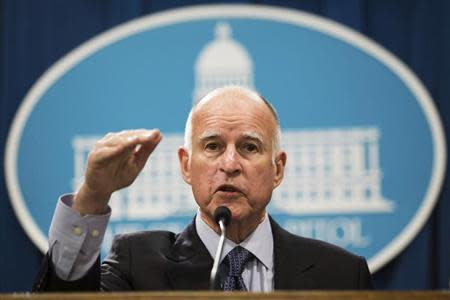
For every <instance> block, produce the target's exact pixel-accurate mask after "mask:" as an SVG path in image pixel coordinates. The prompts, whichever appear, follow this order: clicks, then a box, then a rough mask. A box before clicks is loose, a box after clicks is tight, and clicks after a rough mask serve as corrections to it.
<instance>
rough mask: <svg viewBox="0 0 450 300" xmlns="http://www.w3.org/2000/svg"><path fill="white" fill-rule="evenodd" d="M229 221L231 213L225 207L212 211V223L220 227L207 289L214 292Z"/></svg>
mask: <svg viewBox="0 0 450 300" xmlns="http://www.w3.org/2000/svg"><path fill="white" fill-rule="evenodd" d="M230 219H231V211H230V209H229V208H228V207H226V206H219V207H217V208H216V210H215V211H214V221H216V223H217V224H218V225H219V227H220V240H219V245H218V246H217V251H216V257H215V258H214V264H213V267H212V269H211V276H210V279H209V289H210V290H214V288H215V282H216V276H217V270H218V269H219V261H220V257H221V256H222V252H223V244H224V242H225V234H226V226H227V225H228V224H229V223H230Z"/></svg>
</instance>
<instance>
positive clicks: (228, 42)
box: [72, 22, 395, 221]
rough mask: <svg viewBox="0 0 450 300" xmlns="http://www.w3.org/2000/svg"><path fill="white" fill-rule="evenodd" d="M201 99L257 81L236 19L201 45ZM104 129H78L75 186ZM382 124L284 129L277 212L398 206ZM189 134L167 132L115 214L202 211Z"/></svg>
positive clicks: (273, 208) (117, 199)
mask: <svg viewBox="0 0 450 300" xmlns="http://www.w3.org/2000/svg"><path fill="white" fill-rule="evenodd" d="M194 73H195V87H194V90H193V93H192V98H193V103H194V104H195V103H196V102H197V101H198V100H199V99H201V98H202V97H203V96H204V95H205V94H206V93H208V92H209V91H211V90H213V89H215V88H217V87H221V86H225V85H240V86H244V87H248V88H251V89H253V88H254V65H253V61H252V58H251V56H250V54H249V53H248V52H247V50H246V49H245V48H244V47H243V46H242V44H240V43H239V42H238V41H236V40H234V39H233V36H232V29H231V27H230V25H229V24H227V23H225V22H219V23H217V24H216V27H215V36H214V39H213V40H212V41H211V42H210V43H208V44H207V45H205V47H204V48H203V49H202V50H201V51H200V53H199V55H198V58H197V61H196V63H195V66H194ZM99 138H100V137H99V136H86V135H83V136H81V135H79V136H75V137H74V138H73V140H72V147H73V151H74V178H73V182H72V185H73V188H74V189H76V188H77V187H78V186H79V185H80V184H81V182H82V180H83V176H84V169H85V166H86V161H87V156H88V153H89V151H90V150H91V149H92V147H93V146H94V144H95V142H96V141H97V140H98V139H99ZM379 139H380V132H379V130H378V128H376V127H371V126H367V127H348V128H327V129H303V130H300V129H284V131H283V133H282V141H281V146H282V148H283V149H284V150H285V151H286V152H287V154H288V158H289V159H288V165H287V167H286V170H285V177H284V180H283V183H282V184H281V185H280V186H279V187H278V188H277V189H276V190H275V191H274V194H273V196H272V201H271V204H270V207H269V210H270V212H271V213H282V214H288V215H324V214H342V213H346V214H356V213H391V212H393V211H394V209H395V205H394V203H393V202H392V201H390V200H387V199H384V198H383V196H382V188H381V187H382V184H381V183H382V171H381V169H380V161H379ZM180 145H183V134H182V133H177V134H171V135H170V134H169V135H168V134H165V137H164V139H163V141H162V142H161V143H160V145H159V146H158V147H157V149H156V150H155V152H154V153H153V154H152V155H151V156H150V159H149V162H148V163H147V165H146V167H145V168H144V169H143V170H142V172H141V174H140V175H139V176H138V178H137V179H136V181H135V182H134V183H133V184H132V185H131V186H130V187H128V188H126V189H123V190H120V191H118V192H116V193H114V194H113V197H112V199H111V202H110V204H111V207H112V212H113V214H112V216H111V219H112V220H113V221H114V220H115V221H122V220H129V221H132V220H145V219H164V218H166V217H169V216H192V215H193V214H194V213H195V212H196V211H197V205H196V203H195V201H194V199H193V196H192V192H191V190H190V186H188V185H187V184H186V183H184V181H183V180H182V178H181V174H180V169H179V162H178V156H177V151H176V150H177V149H178V147H179V146H180Z"/></svg>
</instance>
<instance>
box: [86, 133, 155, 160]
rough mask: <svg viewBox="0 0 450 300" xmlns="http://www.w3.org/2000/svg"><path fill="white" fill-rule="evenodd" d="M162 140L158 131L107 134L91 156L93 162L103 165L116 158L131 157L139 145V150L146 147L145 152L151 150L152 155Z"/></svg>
mask: <svg viewBox="0 0 450 300" xmlns="http://www.w3.org/2000/svg"><path fill="white" fill-rule="evenodd" d="M160 140H161V133H160V131H159V130H157V129H155V130H145V129H138V130H128V131H122V132H119V133H112V134H107V135H106V136H105V137H104V138H103V139H101V140H100V141H99V142H97V144H96V146H95V148H94V149H93V151H92V153H91V154H92V156H93V160H94V161H95V162H96V163H100V164H101V163H103V162H105V161H108V160H109V159H114V158H115V157H119V156H129V155H131V154H132V153H133V151H135V149H136V147H137V146H138V145H140V147H139V148H142V147H143V146H144V148H143V151H144V152H145V151H146V150H147V149H150V153H151V152H152V151H153V150H154V148H155V147H156V145H157V144H158V143H159V141H160ZM150 153H149V154H150Z"/></svg>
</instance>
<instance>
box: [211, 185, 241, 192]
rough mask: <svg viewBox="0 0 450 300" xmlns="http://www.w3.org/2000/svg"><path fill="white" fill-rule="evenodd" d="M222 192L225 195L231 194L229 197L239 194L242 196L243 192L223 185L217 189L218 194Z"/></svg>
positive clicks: (232, 186) (234, 187) (231, 186)
mask: <svg viewBox="0 0 450 300" xmlns="http://www.w3.org/2000/svg"><path fill="white" fill-rule="evenodd" d="M217 192H220V193H224V194H229V195H235V194H237V193H239V194H242V191H241V190H240V189H239V188H238V187H236V186H234V185H231V184H222V185H220V186H219V187H218V188H217V189H216V193H217Z"/></svg>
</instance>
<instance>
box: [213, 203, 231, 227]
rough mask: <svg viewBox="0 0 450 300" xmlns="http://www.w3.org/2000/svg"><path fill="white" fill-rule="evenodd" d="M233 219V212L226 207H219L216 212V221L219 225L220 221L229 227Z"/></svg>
mask: <svg viewBox="0 0 450 300" xmlns="http://www.w3.org/2000/svg"><path fill="white" fill-rule="evenodd" d="M230 219H231V211H230V209H229V208H228V207H226V206H219V207H217V208H216V210H215V211H214V221H216V223H217V224H219V221H220V220H222V221H223V223H224V225H225V226H227V225H228V223H230Z"/></svg>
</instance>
